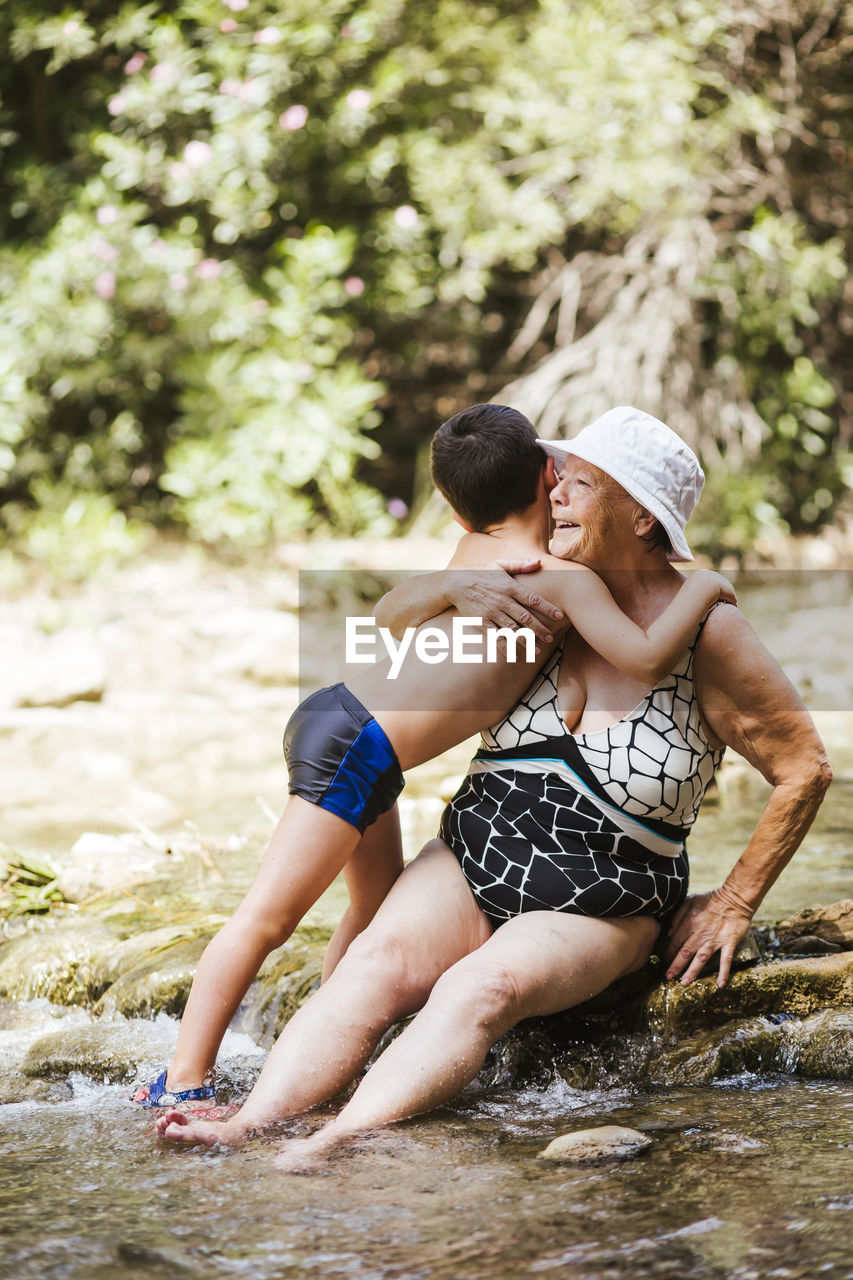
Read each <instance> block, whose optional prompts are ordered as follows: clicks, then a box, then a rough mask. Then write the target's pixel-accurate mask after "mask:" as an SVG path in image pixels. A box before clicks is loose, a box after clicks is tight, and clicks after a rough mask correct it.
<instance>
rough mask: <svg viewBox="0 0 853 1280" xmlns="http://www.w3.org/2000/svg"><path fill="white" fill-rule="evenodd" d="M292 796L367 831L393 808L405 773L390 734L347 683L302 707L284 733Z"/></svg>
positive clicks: (324, 691)
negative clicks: (300, 798)
mask: <svg viewBox="0 0 853 1280" xmlns="http://www.w3.org/2000/svg"><path fill="white" fill-rule="evenodd" d="M284 758H285V761H286V763H287V772H288V791H289V792H290V794H291V795H294V796H301V797H302V799H303V800H308V801H310V803H311V804H316V805H318V806H319V807H320V808H321V809H326V810H328V812H329V813H335V814H337V816H338V817H339V818H343V820H344V821H345V822H349V823H350V825H351V826H353V827H356V828H357V829H358V830H359V831H360V832H362V833H363V832H364V831H365V829H366V828H367V827H369V826H370V824H371V823H372V822H375V821H376V819H377V818H378V817H379V815H380V814H382V813H385V812H386V811H387V810H388V809H390V808H392V806H393V805H394V803H395V802H396V800H397V796H398V795H399V794H400V792H401V791H402V790H403V773H402V770H401V769H400V765H399V762H398V760H397V756H396V754H395V752H394V748H393V747H392V746H391V743H390V742H389V741H388V739H387V737H386V736H385V732H384V730H383V729H381V728H380V726H379V725H378V724H377V722H376V721H375V720H374V718H373V716H372V715H371V714H370V712H369V711H368V710H367V708H366V707H365V706H363V705H362V703H361V702H359V700H358V698H356V697H355V695H354V694H352V693H350V691H349V689H348V688H347V687H346V685H345V684H333V685H330V686H329V688H327V689H319V690H318V691H317V693H312V694H311V695H310V697H308V698H306V699H305V700H304V702H300V704H299V706H298V707H297V708H296V710H295V711H294V713H293V715H292V716H291V717H290V719H289V720H288V722H287V728H286V729H285V731H284Z"/></svg>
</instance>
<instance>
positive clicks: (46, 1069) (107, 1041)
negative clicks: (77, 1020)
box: [21, 1021, 175, 1084]
mask: <svg viewBox="0 0 853 1280" xmlns="http://www.w3.org/2000/svg"><path fill="white" fill-rule="evenodd" d="M174 1038H175V1036H174V1031H173V1030H172V1029H170V1028H168V1027H162V1028H161V1027H159V1026H157V1025H155V1024H153V1023H150V1022H138V1021H137V1022H130V1023H128V1022H117V1023H109V1022H105V1023H101V1024H96V1025H93V1026H90V1027H68V1028H65V1029H63V1030H61V1031H51V1032H49V1033H48V1034H47V1035H44V1036H41V1037H40V1038H39V1039H38V1040H36V1041H35V1042H34V1043H33V1044H31V1045H30V1047H29V1049H28V1050H27V1053H26V1055H25V1056H24V1060H23V1062H22V1064H21V1071H22V1073H23V1075H25V1076H27V1077H31V1078H36V1079H39V1080H64V1079H66V1078H67V1077H68V1076H69V1075H70V1074H71V1072H72V1071H78V1072H80V1074H81V1075H84V1076H89V1077H91V1078H92V1079H94V1080H98V1081H105V1082H106V1081H108V1082H109V1083H110V1084H117V1083H119V1082H121V1081H124V1080H133V1079H135V1078H136V1077H137V1076H138V1075H139V1074H140V1072H144V1070H145V1069H146V1068H147V1069H149V1070H151V1069H152V1068H153V1067H154V1066H155V1065H156V1064H160V1063H162V1062H163V1061H164V1060H165V1059H167V1058H168V1057H169V1056H170V1054H171V1050H172V1046H173V1043H174ZM159 1069H160V1068H159V1066H158V1067H157V1070H159Z"/></svg>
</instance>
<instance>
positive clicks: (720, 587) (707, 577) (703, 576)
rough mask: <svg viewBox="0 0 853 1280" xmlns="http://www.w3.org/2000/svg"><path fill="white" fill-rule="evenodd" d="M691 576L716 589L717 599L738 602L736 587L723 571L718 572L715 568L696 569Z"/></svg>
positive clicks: (729, 602) (711, 588)
mask: <svg viewBox="0 0 853 1280" xmlns="http://www.w3.org/2000/svg"><path fill="white" fill-rule="evenodd" d="M689 576H690V578H691V579H692V578H695V579H697V580H698V581H699V582H701V583H702V585H703V586H706V587H708V588H709V589H710V590H711V591H716V598H717V600H723V601H725V603H726V604H735V605H736V604H737V594H736V592H735V589H734V587H733V586H732V584H731V583H730V582H729V580H728V578H726V577H725V576H724V575H723V574H722V573H717V572H716V570H714V569H694V570H693V572H692V573H691V574H690V575H689Z"/></svg>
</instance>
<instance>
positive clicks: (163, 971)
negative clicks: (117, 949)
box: [95, 932, 213, 1018]
mask: <svg viewBox="0 0 853 1280" xmlns="http://www.w3.org/2000/svg"><path fill="white" fill-rule="evenodd" d="M212 936H213V935H212V934H211V933H208V932H205V933H202V934H198V933H196V934H195V935H194V936H192V937H190V938H187V937H186V936H184V937H181V938H178V939H177V940H176V939H175V938H174V932H173V934H172V939H171V941H169V942H168V943H167V944H166V945H164V946H157V947H156V948H155V949H154V951H153V952H150V951H149V953H148V954H147V955H145V957H144V958H143V959H142V960H140V961H139V963H137V964H135V965H132V966H131V967H130V968H129V969H127V970H126V971H125V972H124V973H122V974H121V975H120V976H119V977H117V978H116V979H115V981H114V982H112V983H111V984H110V986H109V987H108V988H107V990H106V991H105V992H104V994H103V995H102V996H101V998H100V1000H99V1001H98V1003H97V1004H96V1006H95V1012H96V1013H100V1012H110V1013H113V1012H115V1013H121V1014H123V1015H124V1016H125V1017H126V1018H144V1017H153V1016H154V1015H155V1014H157V1013H170V1014H173V1015H174V1016H175V1017H180V1015H181V1014H182V1013H183V1011H184V1007H185V1005H186V1003H187V997H188V996H189V993H190V987H191V986H192V981H193V978H194V977H195V971H196V968H197V966H198V962H199V960H200V959H201V954H202V952H203V951H204V949H205V947H206V946H207V944H208V942H209V941H210V939H211V937H212ZM149 941H150V940H149Z"/></svg>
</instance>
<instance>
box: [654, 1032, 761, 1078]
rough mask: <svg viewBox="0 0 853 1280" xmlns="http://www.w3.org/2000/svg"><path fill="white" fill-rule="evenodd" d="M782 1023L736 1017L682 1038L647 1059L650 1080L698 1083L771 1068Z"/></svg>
mask: <svg viewBox="0 0 853 1280" xmlns="http://www.w3.org/2000/svg"><path fill="white" fill-rule="evenodd" d="M782 1037H783V1027H782V1026H781V1025H780V1024H778V1023H774V1022H771V1020H770V1019H769V1018H764V1017H758V1018H738V1019H736V1020H735V1021H734V1022H729V1023H726V1025H725V1026H724V1027H717V1028H714V1029H713V1030H711V1031H703V1032H700V1033H699V1034H698V1035H694V1036H690V1037H689V1038H688V1039H687V1040H683V1041H682V1042H681V1043H680V1044H679V1045H677V1047H676V1048H675V1049H671V1050H670V1051H669V1052H668V1053H663V1054H660V1055H659V1056H657V1055H656V1056H654V1057H652V1058H651V1059H650V1061H649V1063H648V1066H647V1072H648V1079H649V1082H650V1083H652V1084H699V1083H702V1082H704V1081H708V1080H717V1079H719V1078H721V1077H724V1076H733V1075H739V1074H740V1072H741V1071H771V1070H773V1069H774V1068H776V1066H777V1065H778V1054H779V1048H780V1045H781V1043H782Z"/></svg>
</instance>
